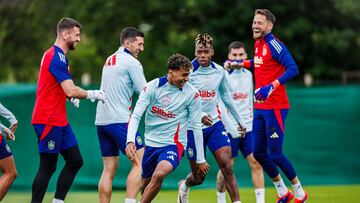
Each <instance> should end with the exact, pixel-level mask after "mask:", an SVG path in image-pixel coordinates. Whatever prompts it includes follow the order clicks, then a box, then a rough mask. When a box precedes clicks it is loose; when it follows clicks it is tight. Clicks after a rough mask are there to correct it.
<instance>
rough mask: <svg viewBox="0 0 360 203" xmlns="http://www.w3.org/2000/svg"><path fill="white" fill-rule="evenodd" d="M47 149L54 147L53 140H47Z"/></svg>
mask: <svg viewBox="0 0 360 203" xmlns="http://www.w3.org/2000/svg"><path fill="white" fill-rule="evenodd" d="M48 149H50V150H53V149H55V141H53V140H50V141H49V142H48Z"/></svg>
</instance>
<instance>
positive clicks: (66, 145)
mask: <svg viewBox="0 0 360 203" xmlns="http://www.w3.org/2000/svg"><path fill="white" fill-rule="evenodd" d="M62 132H63V136H62V139H63V140H62V145H61V155H62V156H63V158H64V160H65V165H64V167H63V168H62V170H61V172H60V174H59V177H58V180H57V184H56V191H55V196H54V200H56V201H58V202H61V201H64V199H65V197H66V195H67V193H68V191H69V190H70V188H71V185H72V183H73V182H74V179H75V176H76V174H77V173H78V171H79V170H80V168H81V167H82V166H83V164H84V161H83V159H82V156H81V153H80V149H79V146H78V144H77V140H76V138H75V134H74V132H73V131H72V129H71V127H70V125H67V126H65V127H62Z"/></svg>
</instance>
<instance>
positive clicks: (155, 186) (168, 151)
mask: <svg viewBox="0 0 360 203" xmlns="http://www.w3.org/2000/svg"><path fill="white" fill-rule="evenodd" d="M157 151H159V152H158V158H157V160H156V163H158V164H157V165H156V168H155V170H154V172H153V174H152V175H151V180H150V183H149V184H148V185H147V186H146V188H145V190H144V193H143V195H142V197H141V202H142V203H147V202H151V201H152V200H153V199H154V198H155V196H156V195H157V194H158V193H159V191H160V188H161V185H162V183H163V181H164V179H165V177H166V176H167V175H168V174H169V173H171V172H172V171H173V170H175V169H176V168H177V166H178V165H179V162H180V159H181V157H182V154H183V151H182V150H181V149H180V150H179V149H178V147H177V146H176V145H170V146H167V147H163V148H160V149H157ZM144 156H145V155H144ZM145 164H148V163H145ZM143 166H144V165H143Z"/></svg>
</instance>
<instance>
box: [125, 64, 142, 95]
mask: <svg viewBox="0 0 360 203" xmlns="http://www.w3.org/2000/svg"><path fill="white" fill-rule="evenodd" d="M127 70H128V73H129V75H130V79H131V81H132V82H133V84H134V85H133V86H134V89H135V92H136V93H137V94H140V92H141V90H142V89H143V87H144V86H145V84H146V79H145V76H144V70H143V67H142V66H141V64H140V62H138V61H137V63H136V64H135V63H134V64H131V65H130V66H129V68H128V69H127Z"/></svg>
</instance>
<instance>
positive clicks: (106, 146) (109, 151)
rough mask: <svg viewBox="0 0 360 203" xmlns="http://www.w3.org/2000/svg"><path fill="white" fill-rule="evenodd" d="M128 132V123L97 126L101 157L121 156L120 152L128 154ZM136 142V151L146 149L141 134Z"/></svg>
mask: <svg viewBox="0 0 360 203" xmlns="http://www.w3.org/2000/svg"><path fill="white" fill-rule="evenodd" d="M127 130H128V124H127V123H115V124H110V125H98V126H97V133H98V139H99V143H100V149H101V155H102V156H103V157H108V156H119V150H120V151H121V152H122V153H123V154H126V152H125V148H126V136H127ZM135 142H136V143H135V146H136V149H141V148H143V147H144V144H143V141H142V138H141V136H140V134H139V132H137V133H136V137H135Z"/></svg>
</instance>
